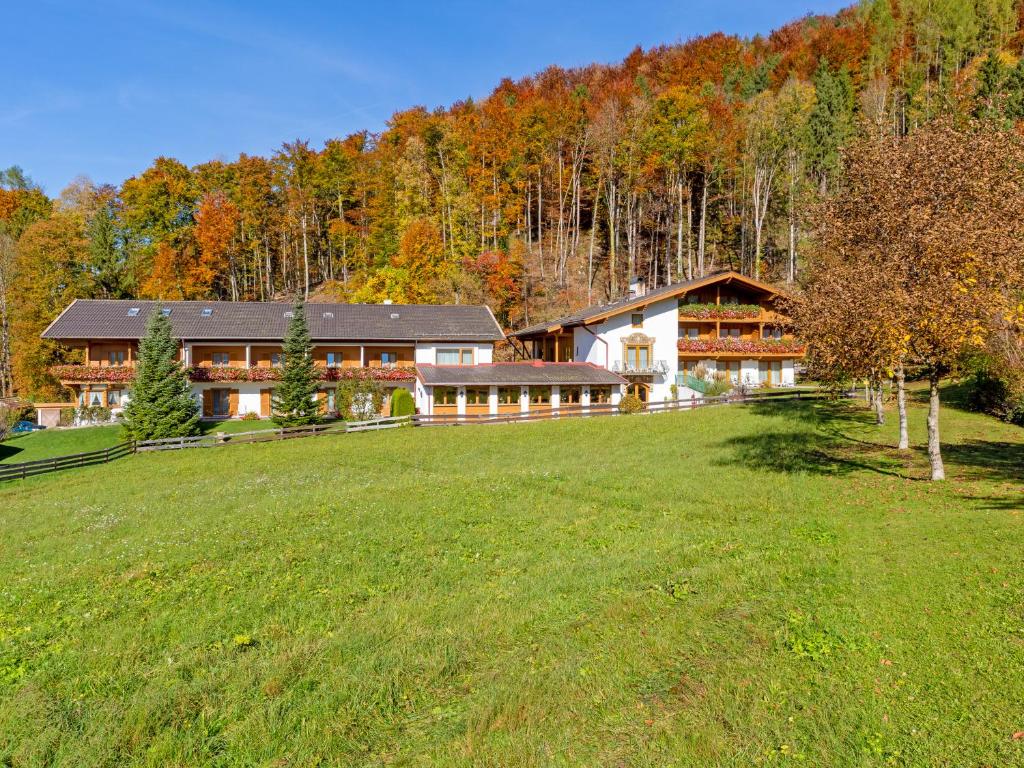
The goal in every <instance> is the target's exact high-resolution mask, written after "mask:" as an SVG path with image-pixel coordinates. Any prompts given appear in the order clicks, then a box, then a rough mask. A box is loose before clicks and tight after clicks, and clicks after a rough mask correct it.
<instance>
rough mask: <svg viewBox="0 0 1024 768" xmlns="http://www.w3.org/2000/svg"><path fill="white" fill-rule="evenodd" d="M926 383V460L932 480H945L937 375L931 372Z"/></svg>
mask: <svg viewBox="0 0 1024 768" xmlns="http://www.w3.org/2000/svg"><path fill="white" fill-rule="evenodd" d="M928 381H929V385H930V387H929V397H928V460H929V461H930V462H931V465H932V480H945V479H946V469H945V467H943V466H942V446H941V444H940V443H939V374H938V373H937V372H933V373H932V375H931V376H930V377H929V380H928Z"/></svg>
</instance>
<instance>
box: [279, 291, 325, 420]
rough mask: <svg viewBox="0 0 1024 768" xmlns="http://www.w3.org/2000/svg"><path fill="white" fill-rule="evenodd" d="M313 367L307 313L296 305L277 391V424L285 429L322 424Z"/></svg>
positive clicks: (301, 305)
mask: <svg viewBox="0 0 1024 768" xmlns="http://www.w3.org/2000/svg"><path fill="white" fill-rule="evenodd" d="M317 389H318V381H317V375H316V369H315V368H314V367H313V343H312V341H311V340H310V338H309V326H308V325H307V324H306V312H305V309H304V307H303V304H302V303H301V302H298V303H296V304H295V309H294V311H293V312H292V317H291V320H290V321H289V323H288V332H287V333H286V334H285V338H284V370H283V371H282V372H281V383H280V384H278V385H277V386H276V387H275V388H274V407H273V412H274V421H275V422H277V423H278V424H279V425H280V426H282V427H301V426H304V425H306V424H316V423H318V422H319V421H320V404H319V403H318V402H317V401H316V400H315V398H316V393H317Z"/></svg>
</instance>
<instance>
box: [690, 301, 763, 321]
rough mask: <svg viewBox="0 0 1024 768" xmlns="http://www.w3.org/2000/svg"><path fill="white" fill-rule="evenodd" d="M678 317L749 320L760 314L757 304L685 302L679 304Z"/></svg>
mask: <svg viewBox="0 0 1024 768" xmlns="http://www.w3.org/2000/svg"><path fill="white" fill-rule="evenodd" d="M679 316H680V317H693V318H696V319H697V320H749V319H754V318H758V317H760V316H761V307H759V306H758V305H757V304H686V303H681V304H680V305H679Z"/></svg>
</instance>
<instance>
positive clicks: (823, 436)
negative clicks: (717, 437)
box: [724, 400, 1024, 509]
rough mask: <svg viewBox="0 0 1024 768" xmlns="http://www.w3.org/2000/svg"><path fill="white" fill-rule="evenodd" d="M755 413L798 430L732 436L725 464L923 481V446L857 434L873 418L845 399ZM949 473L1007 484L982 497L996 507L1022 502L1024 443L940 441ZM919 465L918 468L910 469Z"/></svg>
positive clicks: (759, 408)
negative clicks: (790, 422) (901, 447)
mask: <svg viewBox="0 0 1024 768" xmlns="http://www.w3.org/2000/svg"><path fill="white" fill-rule="evenodd" d="M747 407H748V408H749V409H750V411H751V412H752V413H755V414H757V415H759V416H783V417H787V418H789V419H794V420H796V421H797V422H798V423H799V427H798V428H797V429H796V430H790V431H783V430H777V431H764V432H758V433H755V434H751V435H743V436H740V437H734V438H731V439H729V440H727V441H725V443H724V446H725V447H728V448H731V449H732V456H731V458H729V459H727V460H726V461H725V462H724V463H726V464H733V465H736V464H739V465H743V466H746V467H750V468H753V469H768V470H772V471H776V472H784V473H790V472H809V473H814V474H822V475H845V474H849V473H852V472H856V471H868V472H874V473H876V474H882V475H889V476H891V477H899V478H903V479H907V480H927V479H928V477H927V469H926V468H927V461H928V459H927V449H926V448H925V447H924V446H917V447H915V448H914V449H912V450H911V451H908V452H899V451H897V450H896V449H895V448H894V447H893V446H891V445H887V444H883V443H878V442H875V441H873V440H869V439H864V438H863V437H859V436H857V435H856V432H857V430H858V429H860V428H870V427H872V426H873V424H874V417H873V414H871V413H870V412H869V411H867V410H866V409H857V408H851V407H850V404H849V402H848V401H829V400H820V401H783V402H763V403H753V404H751V405H749V406H747ZM942 455H943V459H944V460H945V463H946V472H947V476H949V477H950V478H956V479H961V480H966V481H987V482H992V483H1005V484H1009V485H1010V486H1011V488H1010V493H1009V496H1008V497H1007V498H1004V497H1002V496H993V497H990V498H989V497H986V498H987V500H988V501H990V502H991V503H992V504H993V505H995V506H1000V507H1002V506H1006V507H1007V508H1011V509H1016V508H1018V507H1019V506H1024V495H1022V494H1020V493H1018V492H1015V489H1017V490H1019V489H1020V488H1022V487H1024V443H1014V442H1009V441H993V440H977V439H974V440H965V441H962V442H958V443H947V444H944V445H943V446H942ZM915 467H917V468H918V469H916V470H915V469H914V468H915Z"/></svg>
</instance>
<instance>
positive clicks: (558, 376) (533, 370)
mask: <svg viewBox="0 0 1024 768" xmlns="http://www.w3.org/2000/svg"><path fill="white" fill-rule="evenodd" d="M416 375H417V377H419V380H420V381H421V382H423V383H424V384H426V385H428V386H443V387H455V386H463V385H491V384H494V385H508V386H516V385H519V384H538V385H550V384H566V385H579V384H598V385H600V384H625V383H626V380H625V379H624V378H622V377H621V376H619V375H618V374H616V373H612V372H611V371H609V370H607V369H606V368H599V367H597V366H596V365H594V364H593V363H542V362H540V361H539V360H534V361H532V362H525V363H485V364H483V365H424V364H420V365H417V366H416Z"/></svg>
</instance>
